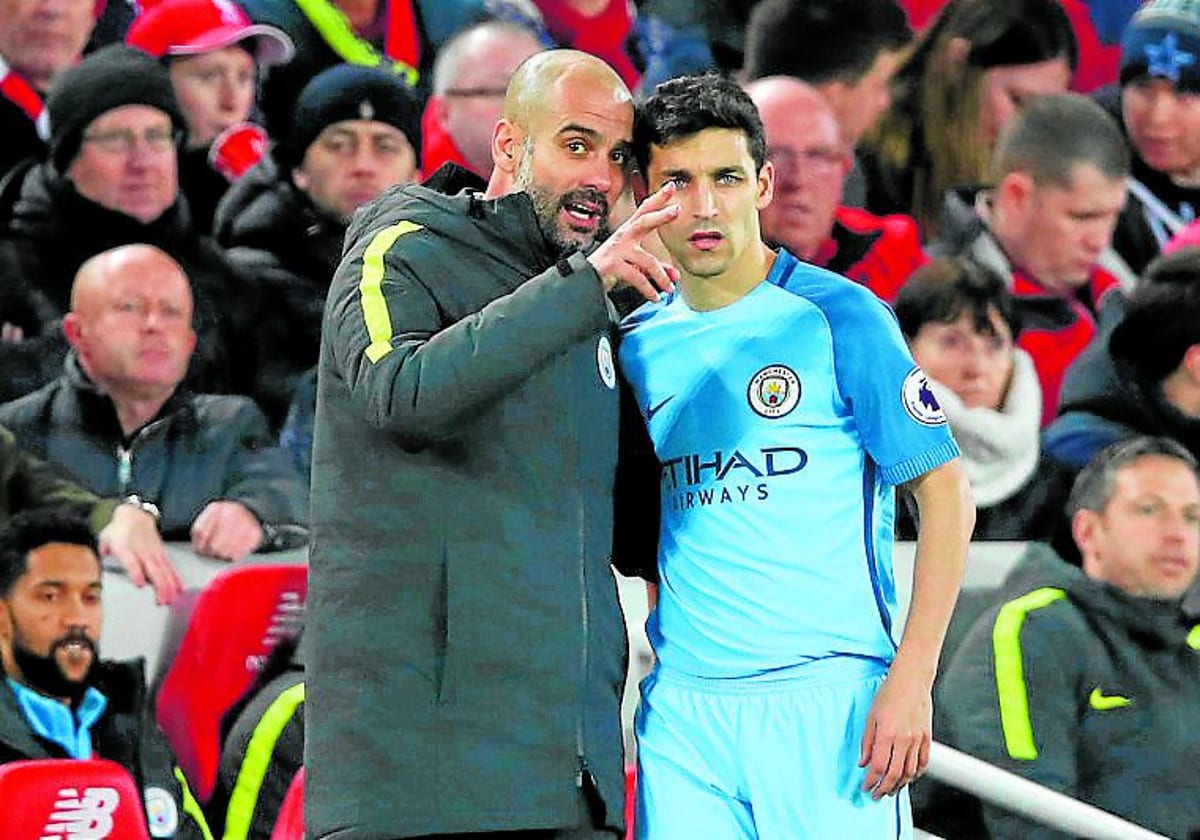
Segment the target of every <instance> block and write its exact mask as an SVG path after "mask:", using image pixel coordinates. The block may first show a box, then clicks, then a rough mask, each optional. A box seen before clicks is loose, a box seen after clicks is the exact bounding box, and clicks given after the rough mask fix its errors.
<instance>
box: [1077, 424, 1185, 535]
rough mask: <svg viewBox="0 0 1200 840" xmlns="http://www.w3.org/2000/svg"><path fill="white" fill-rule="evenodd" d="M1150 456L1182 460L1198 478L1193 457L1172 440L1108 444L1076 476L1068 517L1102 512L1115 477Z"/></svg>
mask: <svg viewBox="0 0 1200 840" xmlns="http://www.w3.org/2000/svg"><path fill="white" fill-rule="evenodd" d="M1149 455H1162V456H1165V457H1167V458H1174V459H1176V460H1177V461H1182V462H1183V463H1185V464H1187V466H1188V468H1189V469H1191V471H1192V474H1193V475H1197V467H1196V457H1195V456H1194V455H1193V454H1192V453H1191V452H1189V451H1188V449H1187V447H1185V446H1184V445H1183V444H1181V443H1179V442H1178V441H1176V440H1174V439H1172V438H1168V437H1149V436H1144V435H1143V436H1139V437H1134V438H1129V439H1128V440H1122V441H1118V442H1116V443H1111V444H1109V445H1108V446H1106V447H1104V448H1103V449H1101V450H1100V451H1099V452H1097V453H1096V454H1095V455H1094V456H1093V457H1092V460H1090V461H1088V463H1087V466H1085V467H1084V468H1083V469H1082V470H1081V471H1080V472H1079V475H1078V476H1076V477H1075V484H1074V486H1072V488H1071V498H1070V499H1069V500H1068V502H1067V515H1068V516H1074V515H1075V514H1076V513H1078V512H1079V511H1081V510H1094V511H1102V510H1104V508H1106V507H1107V506H1108V503H1109V501H1110V500H1111V499H1112V495H1113V487H1114V486H1115V485H1116V481H1117V474H1118V473H1119V472H1121V470H1123V469H1125V468H1126V467H1128V466H1129V465H1130V464H1132V463H1133V462H1134V461H1136V460H1138V459H1139V458H1145V457H1147V456H1149ZM1197 480H1200V476H1197Z"/></svg>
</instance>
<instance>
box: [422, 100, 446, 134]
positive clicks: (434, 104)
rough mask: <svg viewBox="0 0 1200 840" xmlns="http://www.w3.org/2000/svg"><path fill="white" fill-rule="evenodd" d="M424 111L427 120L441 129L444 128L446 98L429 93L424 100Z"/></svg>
mask: <svg viewBox="0 0 1200 840" xmlns="http://www.w3.org/2000/svg"><path fill="white" fill-rule="evenodd" d="M425 109H426V110H427V111H428V112H429V118H430V119H432V120H433V121H434V122H435V123H436V124H437V125H440V126H441V127H442V128H445V127H446V98H445V97H444V96H442V95H441V94H437V93H431V94H430V95H429V98H428V99H427V100H425Z"/></svg>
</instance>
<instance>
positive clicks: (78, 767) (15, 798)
mask: <svg viewBox="0 0 1200 840" xmlns="http://www.w3.org/2000/svg"><path fill="white" fill-rule="evenodd" d="M0 803H4V804H3V806H0V807H2V808H3V832H0V833H2V834H3V836H4V837H14V838H18V837H33V838H38V837H40V838H42V840H59V838H62V840H66V838H69V837H88V838H97V840H100V838H112V840H150V834H149V833H148V831H147V829H146V812H145V810H144V808H143V805H142V798H141V796H140V795H139V794H138V789H137V784H136V783H135V782H134V780H133V776H131V775H130V774H129V771H128V770H126V769H125V768H124V767H122V766H121V765H120V764H117V763H116V762H114V761H105V760H103V759H94V760H90V761H81V760H78V759H73V758H47V759H38V760H35V761H13V762H10V763H8V764H4V765H0ZM18 803H19V804H18ZM172 814H173V815H174V816H173V817H168V818H169V819H176V820H177V819H178V814H174V811H173V810H172ZM160 816H161V815H160Z"/></svg>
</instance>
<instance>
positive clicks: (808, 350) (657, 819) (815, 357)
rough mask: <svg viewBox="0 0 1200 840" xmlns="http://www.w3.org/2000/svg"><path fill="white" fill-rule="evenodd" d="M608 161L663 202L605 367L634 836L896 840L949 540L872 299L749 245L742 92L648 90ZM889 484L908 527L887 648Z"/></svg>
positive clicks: (753, 182)
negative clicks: (635, 466)
mask: <svg viewBox="0 0 1200 840" xmlns="http://www.w3.org/2000/svg"><path fill="white" fill-rule="evenodd" d="M634 145H635V153H636V154H637V155H638V157H639V163H640V165H641V169H642V172H643V173H645V176H646V180H647V182H648V186H649V187H650V188H651V189H659V188H661V187H663V186H664V185H671V186H673V187H674V190H675V196H674V200H675V202H676V203H678V204H679V205H680V206H681V212H680V213H679V215H678V217H677V218H676V219H675V220H673V221H671V222H669V223H668V224H666V225H664V226H663V227H661V228H659V231H658V233H659V236H660V237H661V239H662V243H663V245H664V246H665V248H666V250H667V251H668V252H669V254H670V256H671V258H672V260H673V262H674V264H675V266H676V267H677V268H678V269H679V273H680V279H679V282H678V286H677V290H676V291H674V292H672V293H670V294H667V295H666V296H664V297H663V298H662V299H661V300H659V301H657V302H652V303H649V304H646V305H644V306H642V307H641V308H640V309H638V310H637V311H635V312H634V313H632V314H631V315H629V316H628V317H627V318H626V319H625V320H624V321H623V322H622V333H623V340H622V345H621V349H620V356H619V360H620V366H621V369H622V371H623V372H624V375H625V377H626V379H627V382H628V385H629V386H630V392H631V394H632V396H633V398H634V400H635V401H636V403H637V405H638V407H639V410H640V412H641V415H642V418H643V420H644V421H645V424H646V427H647V429H648V432H649V435H648V437H649V441H648V444H652V446H653V451H654V452H653V458H652V462H654V463H652V464H651V468H652V469H656V471H657V473H658V477H659V492H660V496H661V525H660V531H659V549H658V563H657V574H658V577H659V585H658V590H657V591H658V600H657V605H656V606H655V609H654V610H653V612H652V614H651V617H650V620H649V622H648V626H647V629H648V632H649V635H650V639H651V642H652V643H653V645H654V649H655V651H656V653H657V656H658V662H657V665H656V668H655V671H654V673H653V674H651V676H649V677H648V678H647V679H646V681H645V682H644V683H643V686H642V703H641V706H640V708H639V711H638V720H637V734H638V739H639V747H638V763H639V779H638V811H637V830H638V835H639V836H640V837H650V838H654V840H661V839H662V838H676V837H677V838H688V840H691V838H696V837H712V838H721V839H722V840H724V838H758V837H762V838H784V837H786V838H793V837H830V836H845V837H872V838H877V837H909V836H911V833H912V820H911V815H910V813H909V807H908V799H907V789H906V786H907V784H908V783H909V782H911V781H912V780H913V779H914V778H916V777H917V776H918V775H919V774H920V773H921V772H922V771H923V770H924V768H925V766H926V764H927V762H928V757H929V743H930V730H931V714H932V711H931V702H930V693H931V688H932V683H933V678H934V674H935V672H936V669H937V660H938V655H939V653H940V650H941V646H942V639H943V636H944V634H945V630H946V625H947V622H948V621H949V618H950V614H951V612H952V610H953V608H954V601H955V598H956V596H957V593H958V588H959V584H960V582H961V578H962V571H963V567H964V563H965V560H966V551H967V543H968V541H969V540H970V534H971V528H972V525H973V522H974V506H973V504H972V502H971V499H970V491H969V488H968V484H967V481H966V478H965V475H964V472H963V470H962V468H961V466H960V464H959V460H958V449H957V447H956V446H955V443H954V441H953V439H952V438H951V436H950V433H949V431H948V429H947V427H946V421H945V417H944V415H943V414H942V411H941V408H940V406H939V405H938V403H937V400H936V399H935V398H934V396H933V394H932V393H931V391H930V390H929V387H928V383H927V381H926V379H925V376H924V374H923V373H922V372H921V370H920V368H918V367H917V366H916V365H915V364H914V362H913V360H912V357H911V356H910V355H909V353H908V350H907V348H906V347H905V343H904V339H903V338H902V337H901V335H900V331H899V328H898V326H897V324H896V320H895V317H894V316H893V315H892V313H891V311H890V310H889V309H888V308H887V307H886V305H885V304H883V303H882V302H880V301H879V300H878V299H876V298H875V297H874V295H872V294H871V293H870V292H869V291H867V290H866V289H865V288H863V287H862V286H859V285H858V284H856V283H853V282H851V281H849V280H846V279H845V278H842V277H840V276H838V275H835V274H832V273H830V272H827V271H824V270H822V269H819V268H815V267H813V266H809V265H806V264H803V263H800V262H798V261H797V260H796V259H795V258H794V257H793V256H792V255H790V254H789V253H787V252H786V251H783V250H781V251H779V252H778V253H776V252H774V251H772V250H771V249H770V248H769V247H768V246H767V245H765V244H764V243H763V241H762V238H761V235H760V232H759V220H758V212H759V211H760V210H761V209H762V208H763V207H765V206H766V205H767V204H768V202H770V200H771V195H772V184H773V179H774V172H773V169H772V166H771V164H770V162H768V161H766V160H765V152H764V144H763V130H762V124H761V122H760V120H759V118H758V114H757V112H756V111H755V108H754V104H753V103H752V102H751V100H750V99H749V98H748V97H747V96H746V95H745V93H743V92H742V91H741V90H740V89H739V88H738V87H737V86H736V85H735V84H734V83H732V82H730V81H728V80H725V79H722V78H720V77H718V76H715V75H706V76H694V77H685V78H680V79H675V80H672V81H670V82H666V83H664V84H662V85H660V86H659V87H658V88H657V89H656V91H655V94H654V96H653V97H651V98H650V99H649V100H648V101H647V102H646V103H645V105H644V106H643V108H642V109H641V110H640V113H639V116H638V119H637V121H636V123H635V131H634ZM653 480H654V479H653V478H651V479H650V481H653ZM898 485H905V486H907V487H908V488H909V489H910V490H911V491H912V494H913V496H914V498H915V499H916V502H917V505H918V508H919V512H920V537H919V540H918V545H917V556H916V569H915V574H914V579H915V581H914V586H913V597H912V599H911V610H910V612H909V614H908V619H907V622H906V624H905V627H904V631H903V634H902V636H901V635H900V634H899V633H898V632H897V630H896V628H895V627H894V625H893V622H894V619H895V612H896V592H895V583H894V579H893V573H892V562H891V551H892V536H891V533H892V525H893V512H894V496H895V487H896V486H898ZM898 637H899V638H898Z"/></svg>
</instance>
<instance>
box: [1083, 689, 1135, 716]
mask: <svg viewBox="0 0 1200 840" xmlns="http://www.w3.org/2000/svg"><path fill="white" fill-rule="evenodd" d="M1130 702H1131V701H1130V699H1129V698H1128V697H1122V696H1121V695H1120V694H1105V693H1104V692H1103V691H1101V690H1100V686H1096V687H1095V688H1093V689H1092V693H1091V694H1090V695H1088V705H1089V706H1091V707H1092V708H1093V709H1095V710H1096V711H1098V712H1107V711H1109V710H1111V709H1120V708H1122V707H1124V706H1128V705H1129V704H1130Z"/></svg>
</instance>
